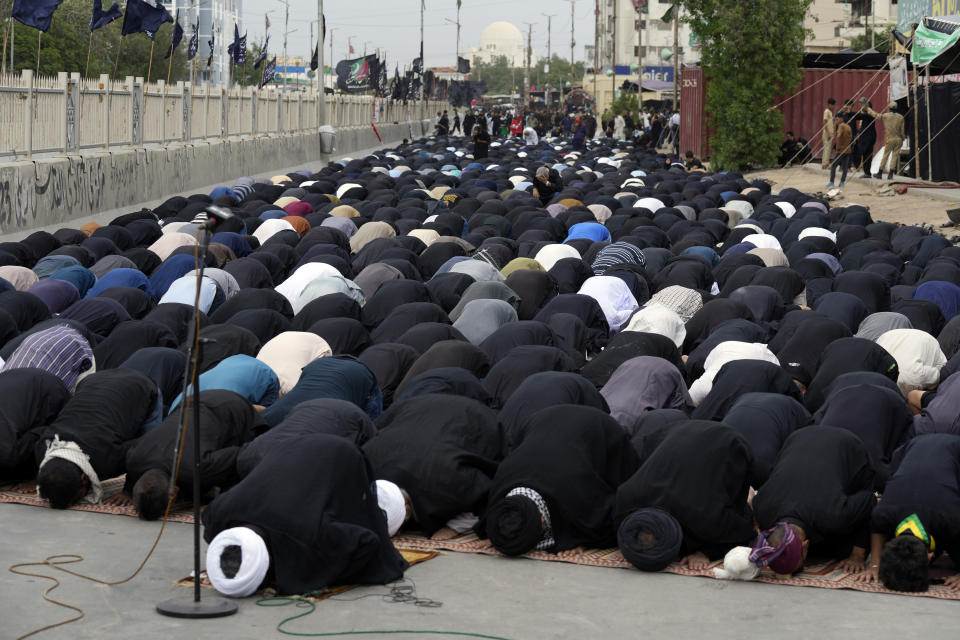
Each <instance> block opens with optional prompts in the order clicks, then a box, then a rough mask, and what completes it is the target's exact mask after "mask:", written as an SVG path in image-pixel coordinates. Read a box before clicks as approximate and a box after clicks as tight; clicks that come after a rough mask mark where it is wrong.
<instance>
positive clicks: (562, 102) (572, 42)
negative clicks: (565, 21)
mask: <svg viewBox="0 0 960 640" xmlns="http://www.w3.org/2000/svg"><path fill="white" fill-rule="evenodd" d="M576 1H577V0H570V89H569V90H568V91H573V47H574V46H576V44H577V43H576V41H575V40H574V39H573V27H574V25H575V24H576V23H575V22H574V15H573V8H574V5H575V4H576ZM560 105H561V106H562V107H563V108H564V111H566V106H567V97H566V95H564V93H563V88H562V87H561V89H560Z"/></svg>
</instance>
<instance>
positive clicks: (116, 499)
mask: <svg viewBox="0 0 960 640" xmlns="http://www.w3.org/2000/svg"><path fill="white" fill-rule="evenodd" d="M103 504H105V505H107V506H108V507H132V506H133V500H132V499H131V498H130V496H128V495H127V494H126V493H124V492H122V491H121V492H120V493H116V494H114V495H112V496H110V497H109V498H107V499H106V500H104V501H103Z"/></svg>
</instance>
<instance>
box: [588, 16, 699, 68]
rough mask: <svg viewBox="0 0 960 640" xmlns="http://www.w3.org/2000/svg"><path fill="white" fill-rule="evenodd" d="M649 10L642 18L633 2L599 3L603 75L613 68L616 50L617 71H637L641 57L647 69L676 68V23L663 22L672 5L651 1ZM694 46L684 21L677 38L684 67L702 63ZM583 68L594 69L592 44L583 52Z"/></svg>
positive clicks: (599, 44)
mask: <svg viewBox="0 0 960 640" xmlns="http://www.w3.org/2000/svg"><path fill="white" fill-rule="evenodd" d="M647 6H648V10H647V11H646V12H644V13H643V14H640V13H638V12H637V11H636V10H635V9H634V4H633V0H600V3H599V9H600V15H599V16H598V29H597V33H598V34H599V37H598V38H597V46H598V47H599V48H598V52H597V53H598V56H597V57H598V58H599V59H598V61H597V62H598V64H599V68H600V70H601V71H602V70H603V69H605V68H610V67H612V66H613V64H614V50H615V51H616V66H617V67H623V66H627V67H630V66H633V67H634V68H635V67H636V65H638V64H639V63H640V57H641V56H642V58H643V66H645V67H646V66H662V65H671V64H673V46H674V39H673V22H672V21H671V22H664V21H662V20H661V18H662V17H664V14H666V13H667V11H668V10H669V9H670V7H671V6H672V4H671V3H670V2H661V1H660V0H651V1H650V2H648V3H647ZM638 30H642V32H643V33H642V40H643V42H642V44H638V41H637V40H638ZM695 44H696V43H695V42H693V40H692V39H691V33H690V26H689V25H688V24H685V23H684V22H683V21H682V20H681V22H680V27H679V30H678V38H677V45H678V46H677V52H678V56H679V58H680V63H681V64H693V63H696V62H699V61H700V49H699V47H697V46H695ZM638 47H639V48H638ZM640 49H642V51H641V50H640ZM665 52H669V53H670V57H669V58H667V59H664V55H663V54H664V53H665ZM584 64H585V65H586V67H587V69H591V70H592V69H593V65H594V45H593V43H591V44H588V45H587V46H586V47H585V48H584Z"/></svg>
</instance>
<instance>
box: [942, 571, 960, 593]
mask: <svg viewBox="0 0 960 640" xmlns="http://www.w3.org/2000/svg"><path fill="white" fill-rule="evenodd" d="M943 584H944V585H945V586H947V587H949V588H950V589H953V590H954V591H956V590H960V573H958V574H956V575H953V576H950V577H949V578H947V579H945V580H944V581H943Z"/></svg>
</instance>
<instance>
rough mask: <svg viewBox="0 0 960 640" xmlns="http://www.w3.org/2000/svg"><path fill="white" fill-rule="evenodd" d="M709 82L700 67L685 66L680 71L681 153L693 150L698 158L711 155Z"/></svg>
mask: <svg viewBox="0 0 960 640" xmlns="http://www.w3.org/2000/svg"><path fill="white" fill-rule="evenodd" d="M706 103H707V83H706V80H705V76H704V75H703V69H702V68H700V67H684V68H683V70H682V71H681V73H680V153H681V154H683V153H686V152H687V151H693V153H694V155H695V156H697V157H698V158H709V157H710V142H709V141H710V133H709V131H708V130H707V114H706Z"/></svg>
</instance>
